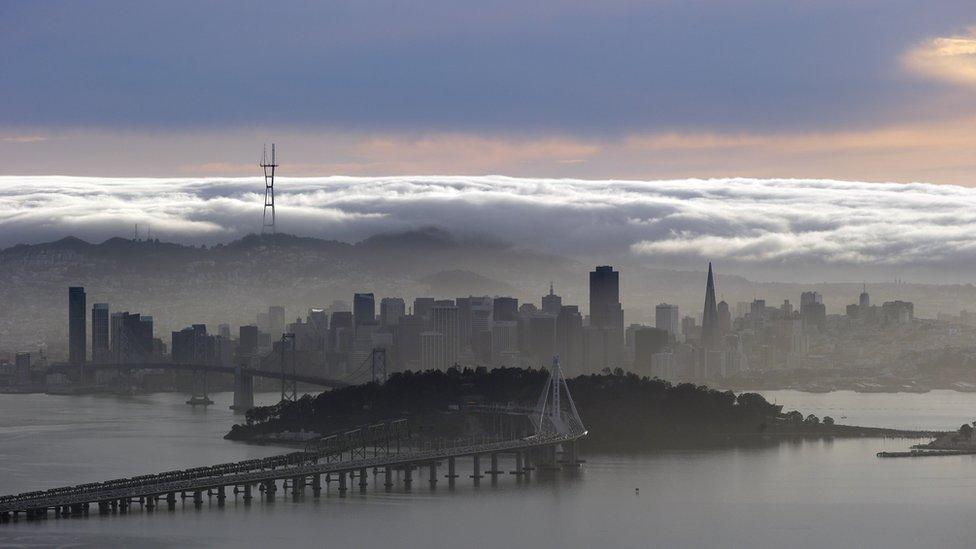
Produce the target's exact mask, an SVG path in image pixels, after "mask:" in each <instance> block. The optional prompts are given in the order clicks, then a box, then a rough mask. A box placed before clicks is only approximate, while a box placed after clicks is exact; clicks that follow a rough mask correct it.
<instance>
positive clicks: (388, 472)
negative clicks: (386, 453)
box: [383, 465, 393, 492]
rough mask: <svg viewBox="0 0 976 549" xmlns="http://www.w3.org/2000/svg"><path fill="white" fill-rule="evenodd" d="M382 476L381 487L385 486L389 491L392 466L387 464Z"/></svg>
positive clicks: (390, 488) (391, 480) (391, 487)
mask: <svg viewBox="0 0 976 549" xmlns="http://www.w3.org/2000/svg"><path fill="white" fill-rule="evenodd" d="M383 476H384V477H385V478H384V480H383V487H384V488H386V491H387V492H389V491H390V490H392V489H393V467H390V466H389V465H387V466H386V468H385V470H384V475H383Z"/></svg>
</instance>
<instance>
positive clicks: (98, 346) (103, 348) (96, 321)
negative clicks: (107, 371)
mask: <svg viewBox="0 0 976 549" xmlns="http://www.w3.org/2000/svg"><path fill="white" fill-rule="evenodd" d="M91 324H92V337H91V340H92V361H94V362H108V361H109V359H110V357H111V351H110V350H109V346H108V333H109V329H108V303H96V304H94V305H92V319H91Z"/></svg>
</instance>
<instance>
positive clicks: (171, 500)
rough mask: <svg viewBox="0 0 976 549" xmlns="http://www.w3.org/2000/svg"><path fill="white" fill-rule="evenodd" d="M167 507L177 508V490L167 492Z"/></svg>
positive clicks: (170, 508)
mask: <svg viewBox="0 0 976 549" xmlns="http://www.w3.org/2000/svg"><path fill="white" fill-rule="evenodd" d="M166 508H167V509H168V510H170V511H175V510H176V492H170V493H168V494H166Z"/></svg>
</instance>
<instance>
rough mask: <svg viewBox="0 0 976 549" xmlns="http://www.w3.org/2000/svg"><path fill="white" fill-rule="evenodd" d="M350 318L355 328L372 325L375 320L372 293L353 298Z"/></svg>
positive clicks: (374, 301) (374, 302) (374, 303)
mask: <svg viewBox="0 0 976 549" xmlns="http://www.w3.org/2000/svg"><path fill="white" fill-rule="evenodd" d="M352 316H353V320H354V321H355V323H356V326H357V327H359V326H361V325H363V324H372V323H373V321H374V320H376V298H375V297H373V294H372V293H368V294H356V295H354V296H353V298H352Z"/></svg>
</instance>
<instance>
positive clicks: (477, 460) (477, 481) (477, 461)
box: [471, 454, 482, 486]
mask: <svg viewBox="0 0 976 549" xmlns="http://www.w3.org/2000/svg"><path fill="white" fill-rule="evenodd" d="M472 461H473V462H474V463H473V464H472V465H471V470H472V471H473V473H472V474H471V478H473V479H474V485H475V486H480V485H481V477H482V475H481V456H479V455H477V454H475V455H474V456H473V457H472Z"/></svg>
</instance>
